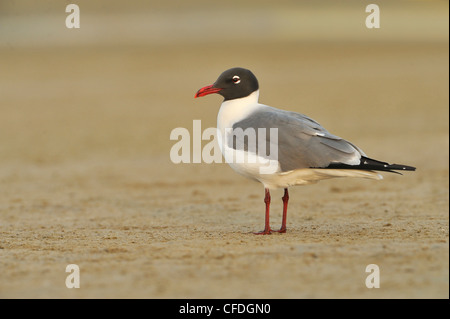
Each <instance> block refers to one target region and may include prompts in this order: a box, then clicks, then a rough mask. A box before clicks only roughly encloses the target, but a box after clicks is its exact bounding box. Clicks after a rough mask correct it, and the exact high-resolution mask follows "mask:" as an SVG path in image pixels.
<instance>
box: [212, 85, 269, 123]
mask: <svg viewBox="0 0 450 319" xmlns="http://www.w3.org/2000/svg"><path fill="white" fill-rule="evenodd" d="M258 98H259V90H256V91H255V92H253V93H252V94H250V95H249V96H246V97H243V98H240V99H234V100H229V101H224V102H223V103H222V105H221V106H220V110H219V114H218V115H217V128H218V129H219V130H223V129H225V128H231V127H233V124H234V123H236V122H239V121H240V120H242V119H244V118H245V117H247V116H248V115H250V114H251V113H252V112H254V111H255V110H256V109H258V108H261V107H266V105H263V104H259V103H258Z"/></svg>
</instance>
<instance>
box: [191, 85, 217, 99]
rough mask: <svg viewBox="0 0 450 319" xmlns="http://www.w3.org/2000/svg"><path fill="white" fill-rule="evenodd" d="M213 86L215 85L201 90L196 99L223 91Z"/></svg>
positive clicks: (196, 94)
mask: <svg viewBox="0 0 450 319" xmlns="http://www.w3.org/2000/svg"><path fill="white" fill-rule="evenodd" d="M213 85H214V84H211V85H208V86H205V87H204V88H201V89H200V90H198V91H197V93H195V98H197V97H201V96H205V95H208V94H213V93H217V92H219V91H220V90H222V89H220V88H215V87H213Z"/></svg>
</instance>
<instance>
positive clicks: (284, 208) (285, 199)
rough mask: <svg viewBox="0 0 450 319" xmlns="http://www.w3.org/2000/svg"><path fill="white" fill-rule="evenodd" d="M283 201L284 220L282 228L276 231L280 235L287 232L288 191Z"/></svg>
mask: <svg viewBox="0 0 450 319" xmlns="http://www.w3.org/2000/svg"><path fill="white" fill-rule="evenodd" d="M281 199H282V200H283V220H282V221H281V228H280V229H279V230H274V231H276V232H279V233H285V232H286V215H287V207H288V201H289V192H288V189H287V188H285V189H284V196H283V197H282V198H281Z"/></svg>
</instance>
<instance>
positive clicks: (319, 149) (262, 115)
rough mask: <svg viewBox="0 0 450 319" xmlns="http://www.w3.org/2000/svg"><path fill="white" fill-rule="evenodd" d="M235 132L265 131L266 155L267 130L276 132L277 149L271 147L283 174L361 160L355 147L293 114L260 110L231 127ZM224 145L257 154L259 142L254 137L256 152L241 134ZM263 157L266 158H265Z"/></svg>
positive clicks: (268, 108)
mask: <svg viewBox="0 0 450 319" xmlns="http://www.w3.org/2000/svg"><path fill="white" fill-rule="evenodd" d="M237 128H241V129H242V130H244V131H245V130H246V129H248V128H251V129H254V130H255V131H256V132H258V128H265V129H266V137H265V143H266V144H265V145H266V148H265V149H266V153H269V151H270V143H271V142H272V141H270V128H276V129H277V130H278V145H275V147H276V146H278V161H279V163H280V167H281V170H282V171H283V172H285V171H290V170H294V169H300V168H325V167H327V166H329V165H330V164H331V163H342V164H347V165H358V164H359V163H360V158H361V156H365V154H364V152H363V151H362V150H360V149H359V148H358V147H356V146H354V145H353V144H351V143H349V142H347V141H346V140H344V139H342V138H340V137H338V136H335V135H333V134H331V133H329V132H328V131H327V130H326V129H325V128H323V127H322V126H321V125H320V124H319V123H317V122H316V121H314V120H313V119H311V118H309V117H307V116H305V115H303V114H299V113H295V112H288V111H283V110H279V109H276V108H272V107H264V108H261V109H259V110H257V111H255V112H254V113H252V114H251V115H250V116H248V117H247V118H245V119H243V120H241V121H239V122H237V123H235V124H234V125H233V132H234V131H235V130H236V129H237ZM227 143H228V146H229V147H232V148H234V149H238V148H242V147H244V149H245V150H247V151H248V150H251V151H256V152H258V145H260V143H261V142H259V141H258V134H256V148H254V147H250V148H249V144H248V138H245V136H243V135H242V134H235V135H232V136H229V137H228V139H227ZM273 143H276V141H273V142H272V144H273ZM261 145H262V144H261ZM250 146H251V145H250ZM272 147H274V145H272ZM259 155H261V154H259ZM263 155H266V157H267V155H268V154H263Z"/></svg>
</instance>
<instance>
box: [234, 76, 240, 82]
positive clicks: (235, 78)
mask: <svg viewBox="0 0 450 319" xmlns="http://www.w3.org/2000/svg"><path fill="white" fill-rule="evenodd" d="M239 82H241V78H240V77H238V76H237V75H235V76H233V83H234V84H238V83H239Z"/></svg>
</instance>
